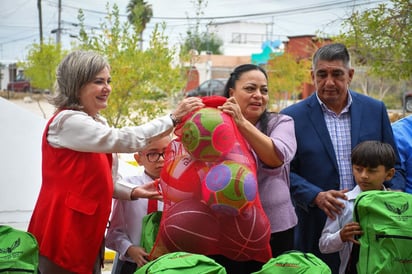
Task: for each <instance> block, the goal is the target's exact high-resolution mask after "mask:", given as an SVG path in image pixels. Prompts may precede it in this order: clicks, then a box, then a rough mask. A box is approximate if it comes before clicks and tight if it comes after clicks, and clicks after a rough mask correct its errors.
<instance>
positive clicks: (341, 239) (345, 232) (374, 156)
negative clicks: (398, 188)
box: [319, 141, 396, 274]
mask: <svg viewBox="0 0 412 274" xmlns="http://www.w3.org/2000/svg"><path fill="white" fill-rule="evenodd" d="M351 157H352V171H353V176H354V179H355V182H356V184H357V186H355V187H354V188H353V189H352V190H351V191H349V192H347V193H346V197H347V199H346V200H342V202H343V203H344V205H345V207H344V208H343V210H342V214H340V215H337V216H335V218H334V219H331V218H327V220H326V223H325V226H324V228H323V231H322V235H321V237H320V239H319V249H320V251H321V252H322V253H325V254H326V253H333V252H338V251H339V257H340V261H341V262H340V267H339V273H340V274H343V273H345V271H346V267H347V265H348V262H349V258H350V255H351V251H352V246H353V244H359V242H358V241H357V240H356V239H355V238H354V236H356V235H361V234H362V231H361V228H360V226H359V223H357V222H354V221H353V218H352V216H353V204H354V202H355V199H356V197H357V196H358V194H359V193H361V192H362V191H368V190H386V189H385V187H384V185H383V183H384V182H385V181H388V180H390V179H391V178H392V177H393V175H394V174H395V161H396V155H395V152H394V150H393V148H392V146H390V145H389V144H386V143H382V142H379V141H364V142H362V143H360V144H358V145H357V146H356V147H355V148H354V149H353V150H352V156H351ZM355 260H357V259H355Z"/></svg>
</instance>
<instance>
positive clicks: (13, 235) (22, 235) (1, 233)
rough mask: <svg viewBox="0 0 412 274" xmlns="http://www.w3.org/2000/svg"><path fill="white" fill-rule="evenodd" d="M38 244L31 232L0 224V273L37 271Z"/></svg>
mask: <svg viewBox="0 0 412 274" xmlns="http://www.w3.org/2000/svg"><path fill="white" fill-rule="evenodd" d="M38 266H39V246H38V244H37V241H36V239H35V238H34V236H33V235H32V234H30V233H29V232H26V231H22V230H18V229H15V228H12V227H10V226H5V225H0V273H37V267H38Z"/></svg>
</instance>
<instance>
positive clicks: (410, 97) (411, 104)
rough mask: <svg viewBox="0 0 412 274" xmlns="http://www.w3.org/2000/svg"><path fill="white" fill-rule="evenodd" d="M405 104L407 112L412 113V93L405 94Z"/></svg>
mask: <svg viewBox="0 0 412 274" xmlns="http://www.w3.org/2000/svg"><path fill="white" fill-rule="evenodd" d="M404 100H405V101H404V103H405V106H404V108H405V110H406V111H407V112H412V91H409V92H406V93H405V99H404Z"/></svg>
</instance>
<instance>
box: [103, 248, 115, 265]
mask: <svg viewBox="0 0 412 274" xmlns="http://www.w3.org/2000/svg"><path fill="white" fill-rule="evenodd" d="M114 257H116V251H113V250H111V249H108V248H106V250H105V251H104V261H105V262H113V261H114Z"/></svg>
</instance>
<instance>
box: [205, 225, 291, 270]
mask: <svg viewBox="0 0 412 274" xmlns="http://www.w3.org/2000/svg"><path fill="white" fill-rule="evenodd" d="M293 239H294V228H290V229H288V230H285V231H281V232H276V233H272V234H271V235H270V247H271V249H272V257H277V256H279V255H280V254H282V253H283V252H285V251H290V250H293ZM208 257H210V258H212V259H214V260H215V261H216V262H217V263H219V264H221V265H222V266H224V267H225V268H226V272H227V274H250V273H252V272H256V271H259V270H260V269H261V268H262V266H263V264H264V263H262V262H258V261H246V262H238V261H234V260H231V259H229V258H227V257H225V256H223V255H209V256H208Z"/></svg>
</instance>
